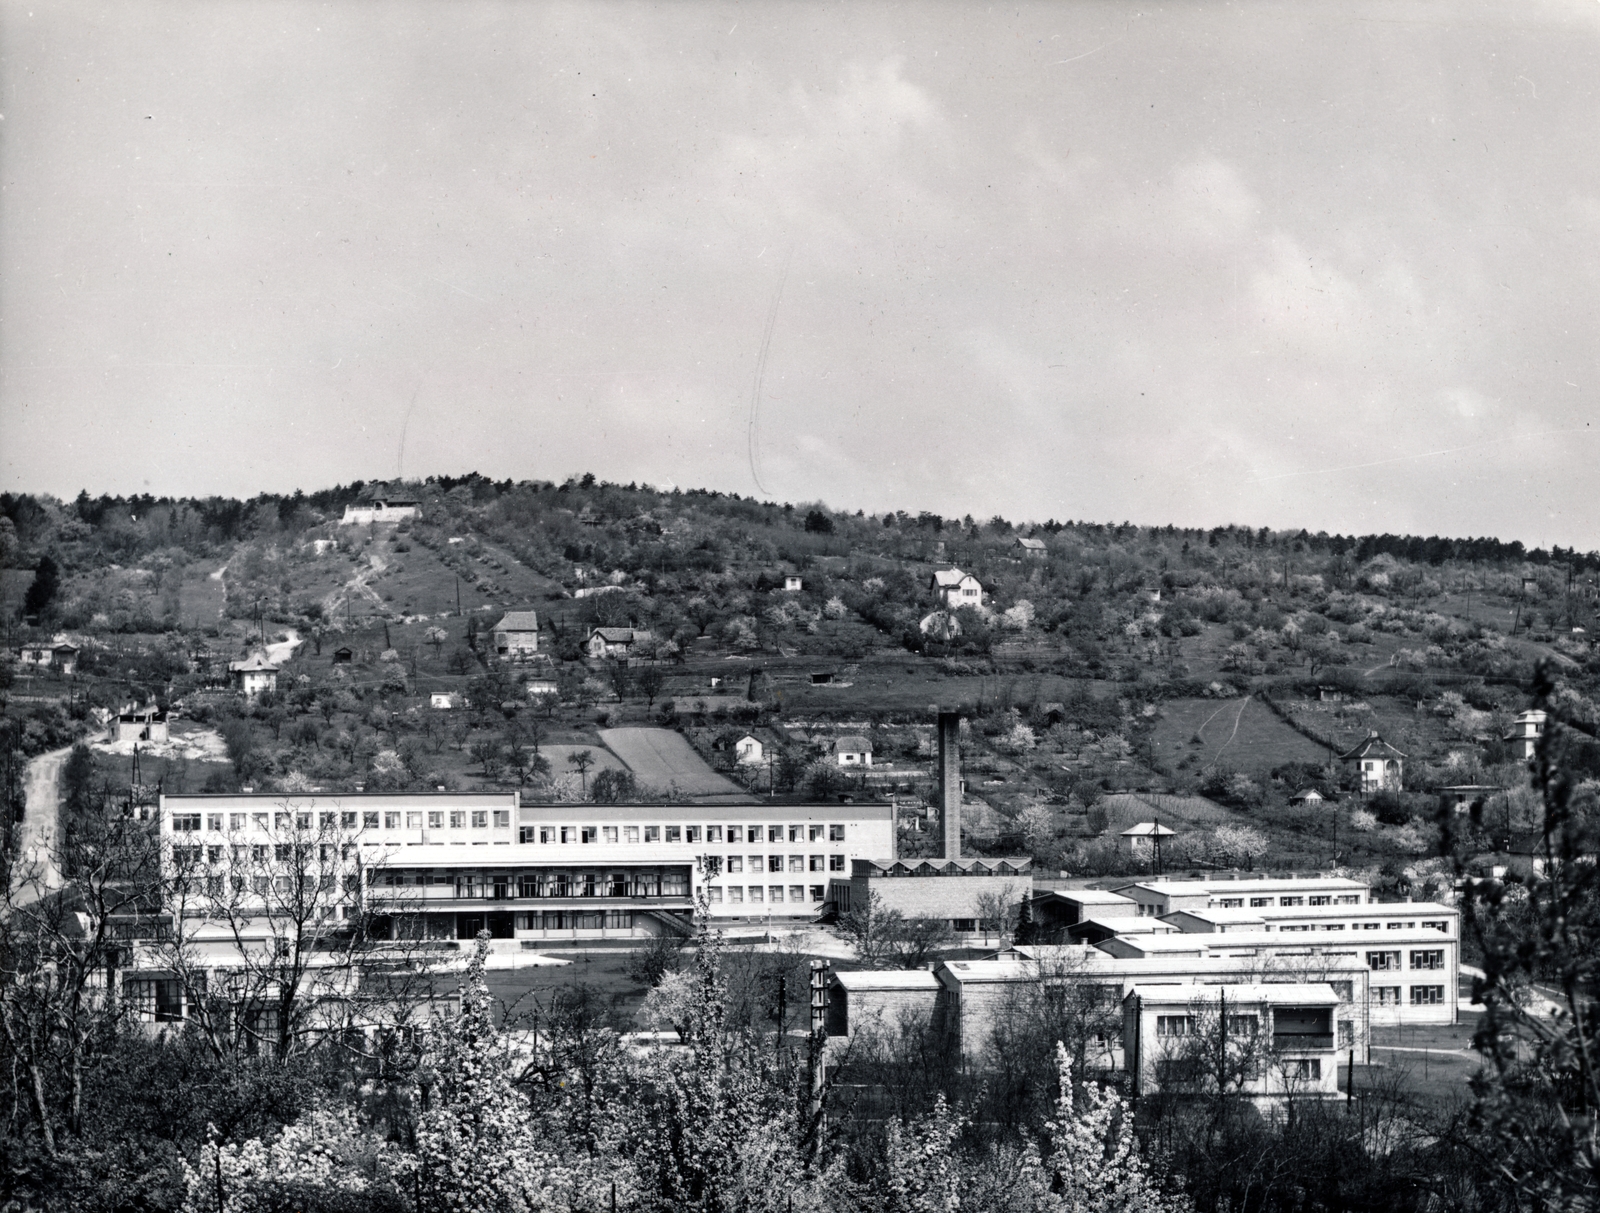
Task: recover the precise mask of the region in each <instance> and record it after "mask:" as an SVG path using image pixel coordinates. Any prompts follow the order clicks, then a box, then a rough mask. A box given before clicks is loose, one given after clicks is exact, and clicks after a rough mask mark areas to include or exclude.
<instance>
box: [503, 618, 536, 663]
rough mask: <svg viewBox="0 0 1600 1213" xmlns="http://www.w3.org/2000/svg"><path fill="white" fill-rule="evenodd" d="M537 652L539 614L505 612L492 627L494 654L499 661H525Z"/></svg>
mask: <svg viewBox="0 0 1600 1213" xmlns="http://www.w3.org/2000/svg"><path fill="white" fill-rule="evenodd" d="M538 652H539V612H537V611H507V612H506V613H505V614H504V615H502V616H501V617H500V622H499V623H497V624H495V625H494V653H495V656H496V657H498V658H500V660H501V661H526V660H527V659H528V658H530V657H533V656H535V655H536V654H537V653H538Z"/></svg>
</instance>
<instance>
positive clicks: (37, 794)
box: [12, 747, 72, 901]
mask: <svg viewBox="0 0 1600 1213" xmlns="http://www.w3.org/2000/svg"><path fill="white" fill-rule="evenodd" d="M71 752H72V750H71V747H68V748H67V749H63V750H52V751H50V753H48V754H40V755H39V757H37V758H35V759H34V760H33V761H32V762H30V763H28V770H27V775H26V777H25V778H26V781H27V782H26V790H27V799H26V801H25V804H24V807H23V811H22V813H23V815H22V823H21V827H20V830H19V833H18V838H17V861H18V862H17V866H16V870H15V875H14V877H13V879H14V881H15V887H14V888H13V890H12V895H13V897H14V898H16V899H17V900H19V901H33V900H35V899H36V898H38V897H41V896H43V895H44V894H45V893H48V892H51V891H52V890H55V889H59V888H60V887H61V870H60V869H59V868H58V867H57V866H56V828H57V826H58V824H59V822H60V820H61V768H62V766H63V765H64V764H65V763H66V760H67V755H68V754H70V753H71Z"/></svg>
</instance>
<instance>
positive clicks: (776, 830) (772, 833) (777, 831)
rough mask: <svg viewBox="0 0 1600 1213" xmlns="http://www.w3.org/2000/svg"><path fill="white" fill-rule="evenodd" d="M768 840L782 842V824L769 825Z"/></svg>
mask: <svg viewBox="0 0 1600 1213" xmlns="http://www.w3.org/2000/svg"><path fill="white" fill-rule="evenodd" d="M767 841H768V842H782V841H783V827H782V826H768V827H767Z"/></svg>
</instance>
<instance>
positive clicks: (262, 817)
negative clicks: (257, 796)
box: [256, 810, 356, 830]
mask: <svg viewBox="0 0 1600 1213" xmlns="http://www.w3.org/2000/svg"><path fill="white" fill-rule="evenodd" d="M256 825H257V826H258V827H259V828H260V829H263V830H264V829H266V828H267V815H266V814H265V813H257V814H256ZM339 828H340V829H344V830H353V829H355V828H356V815H355V812H354V810H349V811H346V812H343V813H340V814H339Z"/></svg>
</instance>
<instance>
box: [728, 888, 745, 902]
mask: <svg viewBox="0 0 1600 1213" xmlns="http://www.w3.org/2000/svg"><path fill="white" fill-rule="evenodd" d="M728 902H729V904H730V905H743V904H744V889H743V888H742V887H741V886H739V885H730V886H729V887H728Z"/></svg>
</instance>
